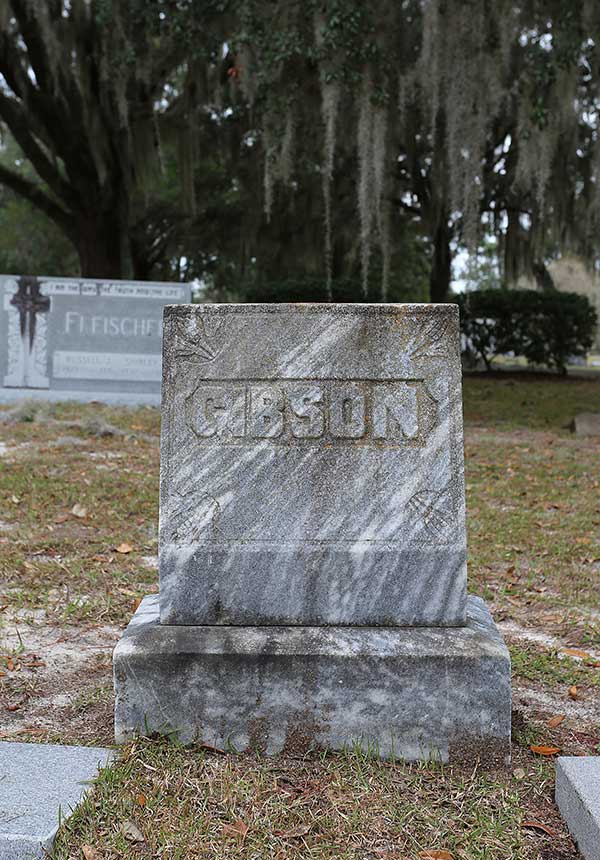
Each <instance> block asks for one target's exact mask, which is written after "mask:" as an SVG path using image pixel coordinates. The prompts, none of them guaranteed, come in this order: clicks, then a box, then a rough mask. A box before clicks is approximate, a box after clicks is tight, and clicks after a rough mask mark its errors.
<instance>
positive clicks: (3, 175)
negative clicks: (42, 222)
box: [0, 164, 75, 236]
mask: <svg viewBox="0 0 600 860" xmlns="http://www.w3.org/2000/svg"><path fill="white" fill-rule="evenodd" d="M0 183H1V184H2V185H6V187H7V188H10V190H11V191H14V192H15V194H18V195H19V196H20V197H24V198H25V199H26V200H29V202H30V203H32V204H33V205H34V206H36V207H37V208H38V209H40V210H41V211H42V212H43V213H44V214H45V215H47V216H48V218H51V219H52V220H53V221H54V222H55V223H56V224H58V226H59V227H60V228H61V229H63V230H64V231H65V232H66V233H67V235H69V236H73V235H74V226H75V219H74V218H73V216H72V215H69V213H68V212H65V210H64V209H63V208H62V207H61V206H59V205H58V203H55V202H54V200H52V199H51V198H50V197H48V195H47V194H45V193H44V192H43V191H42V189H41V188H40V187H39V185H36V184H35V183H34V182H31V180H29V179H26V178H25V177H24V176H20V175H19V174H18V173H15V172H14V171H12V170H9V169H8V168H7V167H4V165H2V164H0Z"/></svg>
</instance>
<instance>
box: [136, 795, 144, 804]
mask: <svg viewBox="0 0 600 860" xmlns="http://www.w3.org/2000/svg"><path fill="white" fill-rule="evenodd" d="M137 802H138V806H145V805H146V795H145V794H138V799H137Z"/></svg>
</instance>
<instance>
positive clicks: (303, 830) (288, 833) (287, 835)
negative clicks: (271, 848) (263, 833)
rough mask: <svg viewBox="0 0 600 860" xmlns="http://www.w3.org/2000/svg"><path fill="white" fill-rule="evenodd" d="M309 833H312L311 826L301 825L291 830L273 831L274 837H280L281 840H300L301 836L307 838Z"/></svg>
mask: <svg viewBox="0 0 600 860" xmlns="http://www.w3.org/2000/svg"><path fill="white" fill-rule="evenodd" d="M307 833H310V824H299V825H298V826H297V827H291V828H290V829H289V830H274V831H273V835H274V836H279V838H280V839H299V838H300V837H301V836H306V834H307Z"/></svg>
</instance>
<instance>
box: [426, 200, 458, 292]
mask: <svg viewBox="0 0 600 860" xmlns="http://www.w3.org/2000/svg"><path fill="white" fill-rule="evenodd" d="M451 238H452V229H451V228H450V227H449V226H448V219H447V218H446V217H442V218H441V219H440V220H439V222H438V224H437V226H436V228H435V231H434V234H433V255H432V259H431V272H430V275H429V301H430V302H447V301H448V293H449V291H450V278H451V275H452V253H451V251H450V239H451Z"/></svg>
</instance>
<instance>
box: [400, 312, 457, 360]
mask: <svg viewBox="0 0 600 860" xmlns="http://www.w3.org/2000/svg"><path fill="white" fill-rule="evenodd" d="M448 327H449V322H448V320H445V321H444V322H442V323H440V322H438V321H437V320H431V322H428V323H426V324H425V325H424V326H419V327H418V328H417V333H416V334H415V335H413V336H412V337H411V338H410V340H409V342H408V345H407V352H408V353H409V355H410V357H411V358H412V359H418V358H433V357H435V356H443V355H448V353H449V343H450V341H449V338H448V337H447V333H448Z"/></svg>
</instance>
